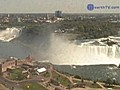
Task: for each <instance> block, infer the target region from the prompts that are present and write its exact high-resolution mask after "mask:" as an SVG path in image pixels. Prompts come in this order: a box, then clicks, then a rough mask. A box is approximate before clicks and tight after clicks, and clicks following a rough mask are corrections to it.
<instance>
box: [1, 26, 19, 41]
mask: <svg viewBox="0 0 120 90" xmlns="http://www.w3.org/2000/svg"><path fill="white" fill-rule="evenodd" d="M20 31H21V29H18V28H15V27H12V28H6V30H2V31H0V40H1V41H3V42H9V41H11V40H13V39H15V38H17V37H19V33H20Z"/></svg>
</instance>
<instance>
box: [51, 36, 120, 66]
mask: <svg viewBox="0 0 120 90" xmlns="http://www.w3.org/2000/svg"><path fill="white" fill-rule="evenodd" d="M107 39H110V40H111V41H115V42H117V44H113V45H112V46H108V45H107V44H106V43H104V42H101V41H102V40H107ZM76 42H79V44H76ZM96 42H97V43H99V45H95V44H94V43H96ZM119 43H120V38H118V37H113V36H110V37H108V38H100V39H91V40H86V41H84V42H83V41H81V40H78V41H76V40H75V41H74V42H68V41H66V40H64V39H61V36H59V35H54V34H53V35H52V37H51V48H50V50H51V54H50V58H51V60H50V62H52V63H54V64H59V65H99V64H115V65H119V64H120V46H119Z"/></svg>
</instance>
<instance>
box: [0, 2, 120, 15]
mask: <svg viewBox="0 0 120 90" xmlns="http://www.w3.org/2000/svg"><path fill="white" fill-rule="evenodd" d="M88 4H94V5H98V6H101V5H112V6H120V0H102V1H96V0H89V1H88V0H74V1H73V0H46V1H44V0H1V1H0V13H53V12H54V11H56V10H61V11H63V13H120V8H119V9H111V10H110V9H109V10H108V9H104V10H103V9H102V10H100V9H99V10H93V11H89V10H87V5H88Z"/></svg>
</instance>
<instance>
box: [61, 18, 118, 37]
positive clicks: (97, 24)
mask: <svg viewBox="0 0 120 90" xmlns="http://www.w3.org/2000/svg"><path fill="white" fill-rule="evenodd" d="M59 29H60V30H62V31H64V33H73V34H79V36H77V39H93V38H101V37H108V36H111V35H116V34H117V33H118V28H116V27H115V25H114V24H112V23H111V22H108V21H100V20H99V21H97V20H85V21H84V20H83V21H80V20H71V21H67V20H66V21H62V22H60V23H59Z"/></svg>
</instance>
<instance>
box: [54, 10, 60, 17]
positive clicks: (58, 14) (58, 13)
mask: <svg viewBox="0 0 120 90" xmlns="http://www.w3.org/2000/svg"><path fill="white" fill-rule="evenodd" d="M55 17H58V18H61V17H62V11H59V10H58V11H55Z"/></svg>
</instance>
